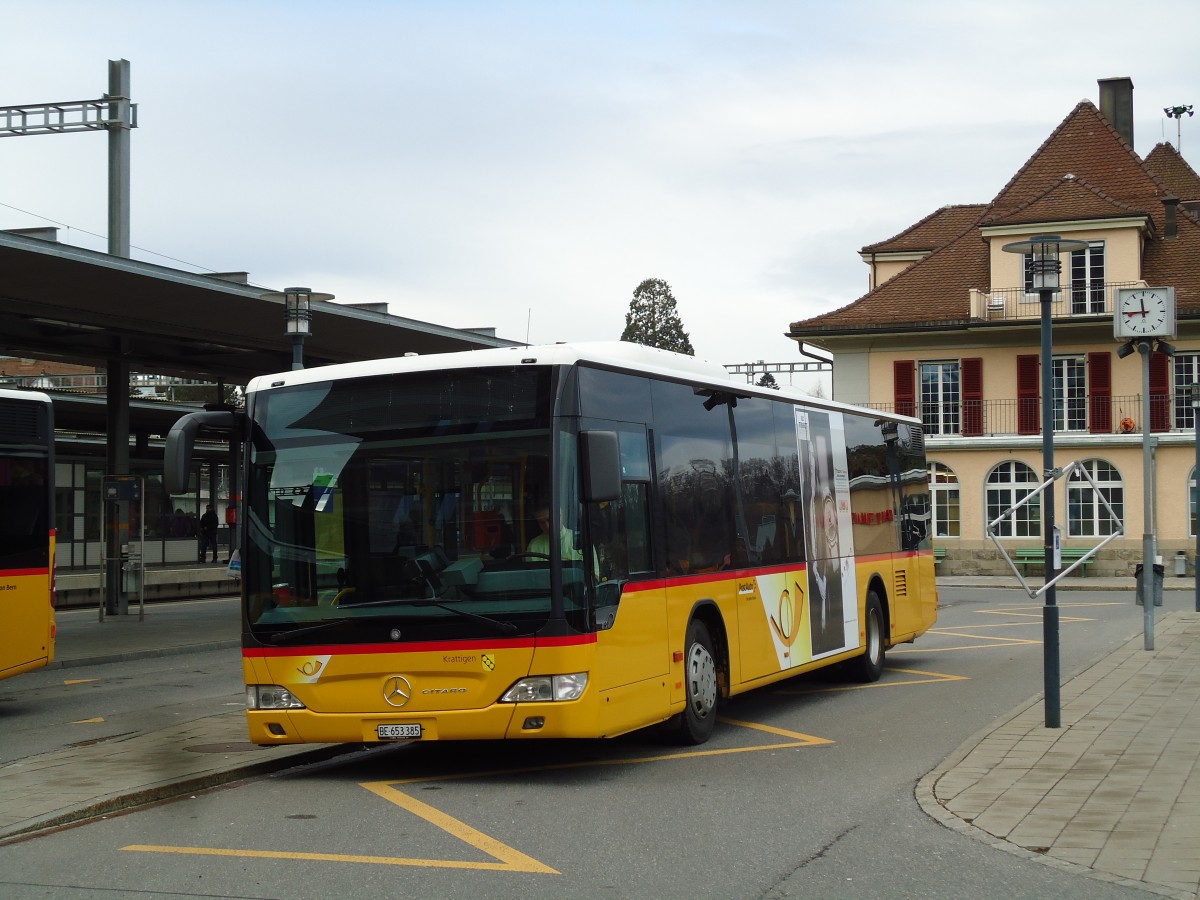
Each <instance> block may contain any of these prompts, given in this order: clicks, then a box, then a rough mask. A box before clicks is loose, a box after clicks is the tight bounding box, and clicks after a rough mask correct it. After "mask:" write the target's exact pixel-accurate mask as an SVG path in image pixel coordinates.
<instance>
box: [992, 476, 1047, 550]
mask: <svg viewBox="0 0 1200 900" xmlns="http://www.w3.org/2000/svg"><path fill="white" fill-rule="evenodd" d="M1040 484H1041V482H1040V481H1038V477H1037V473H1036V472H1034V471H1033V469H1031V468H1030V467H1029V466H1027V465H1025V463H1021V462H1003V463H1000V465H998V466H996V468H994V469H992V471H991V472H989V473H988V477H987V491H986V502H987V521H988V523H989V524H991V523H993V522H994V523H995V524H994V525H992V526H991V527H992V532H993V533H994V534H995V535H996V536H997V537H1037V536H1038V535H1039V534H1040V533H1041V530H1042V529H1041V525H1042V496H1041V494H1039V495H1038V496H1036V497H1034V498H1033V499H1032V500H1030V501H1029V502H1028V503H1026V504H1024V505H1023V506H1022V507H1021V508H1020V509H1014V508H1013V507H1015V506H1016V505H1017V504H1018V503H1020V502H1021V501H1022V500H1024V499H1025V498H1026V497H1028V496H1029V495H1030V494H1032V493H1033V492H1034V491H1036V490H1037V489H1038V486H1039V485H1040ZM997 520H999V521H997Z"/></svg>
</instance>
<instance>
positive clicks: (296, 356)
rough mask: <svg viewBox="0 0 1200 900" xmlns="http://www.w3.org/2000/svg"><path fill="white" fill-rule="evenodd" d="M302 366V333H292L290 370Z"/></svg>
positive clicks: (296, 369) (298, 368)
mask: <svg viewBox="0 0 1200 900" xmlns="http://www.w3.org/2000/svg"><path fill="white" fill-rule="evenodd" d="M303 368H304V335H302V334H293V335H292V371H293V372H295V371H298V370H300V369H303Z"/></svg>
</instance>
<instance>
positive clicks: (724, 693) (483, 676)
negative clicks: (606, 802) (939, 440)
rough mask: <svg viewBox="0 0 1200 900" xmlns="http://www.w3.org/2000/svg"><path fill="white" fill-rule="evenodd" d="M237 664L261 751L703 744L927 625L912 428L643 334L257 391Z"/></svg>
mask: <svg viewBox="0 0 1200 900" xmlns="http://www.w3.org/2000/svg"><path fill="white" fill-rule="evenodd" d="M200 429H217V430H221V431H230V432H232V433H233V434H234V435H236V436H237V437H238V438H239V439H240V440H241V441H243V442H244V451H243V459H244V467H243V493H242V496H243V504H244V505H243V510H242V514H241V516H240V521H241V522H242V523H244V527H243V529H242V530H243V535H242V540H241V546H240V550H241V564H242V593H243V610H242V615H243V651H242V655H243V667H244V672H245V681H246V700H247V706H248V717H249V730H250V737H251V740H253V741H254V742H256V743H259V744H273V743H295V742H306V741H312V742H343V741H344V742H359V741H366V742H375V741H393V740H401V741H403V740H426V741H428V740H469V739H483V738H514V739H522V738H550V737H560V738H583V737H612V736H614V735H619V734H623V733H625V732H629V731H631V730H634V729H638V728H643V727H646V726H649V725H654V724H656V723H661V722H669V723H670V724H671V726H672V727H674V728H676V729H677V731H678V734H679V736H680V737H681V738H682V739H683V740H684V741H687V742H694V743H699V742H702V741H705V740H707V739H708V737H709V735H710V734H711V733H712V730H713V726H714V721H715V717H716V712H717V709H718V706H719V704H720V702H721V701H722V700H723V699H724V698H726V697H729V696H732V695H734V694H738V693H741V692H743V691H747V690H750V689H752V688H755V687H760V686H762V685H766V684H770V683H772V682H776V681H779V680H780V679H783V678H787V677H789V676H791V675H795V674H797V673H799V672H805V671H809V670H812V669H815V668H818V667H821V666H826V665H830V664H835V663H842V664H845V667H846V668H847V669H848V670H849V671H850V672H851V673H852V674H853V675H854V676H855V677H857V678H859V679H863V680H867V681H870V680H874V679H877V678H878V677H879V674H880V671H881V668H882V664H883V658H884V651H885V649H886V648H887V647H889V646H891V645H893V644H896V643H898V642H903V641H911V640H913V639H914V638H916V637H917V636H918V635H920V634H921V633H923V632H924V631H926V630H927V629H928V628H929V627H930V626H931V625H932V624H933V622H934V620H935V617H936V610H937V594H936V589H935V586H934V578H933V558H932V551H931V545H930V534H929V521H930V516H929V510H930V507H929V492H928V486H927V480H926V474H925V458H924V448H923V442H922V433H921V430H920V424H919V423H918V422H917V421H916V420H914V419H910V418H904V417H895V416H890V415H887V414H882V413H878V412H872V411H868V410H862V409H855V408H852V407H848V406H845V405H840V404H836V403H832V402H828V401H821V400H815V399H813V398H810V397H807V396H805V395H801V394H799V393H795V392H790V391H787V390H771V389H767V388H759V387H754V386H750V385H742V384H737V383H734V382H733V381H731V380H730V379H729V377H728V376H727V374H726V373H725V371H724V369H723V368H721V367H720V366H715V365H712V364H709V363H703V362H700V361H697V360H695V359H693V358H691V357H687V356H680V355H678V354H674V353H668V352H665V351H659V350H654V349H651V348H646V347H641V346H637V345H634V344H625V343H620V344H616V343H607V344H580V345H556V346H547V347H517V348H504V349H492V350H479V351H473V352H466V353H450V354H438V355H431V356H420V357H406V358H403V359H392V360H378V361H371V362H362V363H354V364H347V365H339V366H329V367H325V368H317V369H308V370H301V371H293V372H287V373H283V374H280V375H272V376H267V377H261V378H257V379H255V380H254V381H253V382H251V384H250V385H249V386H248V389H247V395H246V411H245V413H244V414H243V413H241V412H233V411H208V412H203V413H195V414H192V415H190V416H188V417H185V418H184V419H182V420H180V422H179V423H177V424H176V426H175V428H174V429H173V430H172V433H171V435H170V437H169V438H168V447H167V465H166V475H167V482H168V489H169V490H175V489H176V487H173V486H172V485H175V486H178V485H180V484H182V483H183V482H184V480H185V479H186V477H187V465H188V462H189V460H190V458H191V454H192V447H193V445H194V441H195V438H196V435H197V433H198V432H199V431H200Z"/></svg>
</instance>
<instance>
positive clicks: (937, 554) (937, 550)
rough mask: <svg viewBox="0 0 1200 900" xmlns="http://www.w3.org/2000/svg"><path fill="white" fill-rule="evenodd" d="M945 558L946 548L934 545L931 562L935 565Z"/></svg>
mask: <svg viewBox="0 0 1200 900" xmlns="http://www.w3.org/2000/svg"><path fill="white" fill-rule="evenodd" d="M945 558H946V548H945V547H934V548H933V564H934V565H935V566H936V565H937V564H938V563H940V562H941V561H942V560H943V559H945Z"/></svg>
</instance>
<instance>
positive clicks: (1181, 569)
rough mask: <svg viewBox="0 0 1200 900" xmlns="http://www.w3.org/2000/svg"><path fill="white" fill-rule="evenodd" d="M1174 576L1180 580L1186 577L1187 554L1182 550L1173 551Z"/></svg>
mask: <svg viewBox="0 0 1200 900" xmlns="http://www.w3.org/2000/svg"><path fill="white" fill-rule="evenodd" d="M1175 574H1176V575H1177V576H1178V577H1180V578H1183V577H1184V576H1185V575H1187V554H1186V553H1184V552H1183V551H1182V550H1176V551H1175Z"/></svg>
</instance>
